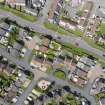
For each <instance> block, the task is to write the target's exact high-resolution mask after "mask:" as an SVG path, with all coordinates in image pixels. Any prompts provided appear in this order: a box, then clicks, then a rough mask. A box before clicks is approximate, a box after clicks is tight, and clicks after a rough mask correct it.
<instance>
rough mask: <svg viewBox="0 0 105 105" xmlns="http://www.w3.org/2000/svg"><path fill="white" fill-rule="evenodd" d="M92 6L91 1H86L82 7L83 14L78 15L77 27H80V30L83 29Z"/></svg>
mask: <svg viewBox="0 0 105 105" xmlns="http://www.w3.org/2000/svg"><path fill="white" fill-rule="evenodd" d="M92 8H93V2H92V1H86V2H85V4H84V7H83V14H82V16H81V17H80V19H79V22H78V28H80V29H81V30H84V27H85V26H86V25H87V23H88V18H89V17H90V13H91V10H92Z"/></svg>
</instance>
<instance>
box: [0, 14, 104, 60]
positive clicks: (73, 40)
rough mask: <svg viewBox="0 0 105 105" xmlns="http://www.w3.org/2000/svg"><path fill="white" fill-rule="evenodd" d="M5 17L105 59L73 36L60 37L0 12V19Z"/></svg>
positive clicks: (97, 51)
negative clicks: (76, 44) (76, 45)
mask: <svg viewBox="0 0 105 105" xmlns="http://www.w3.org/2000/svg"><path fill="white" fill-rule="evenodd" d="M5 17H9V18H10V19H11V20H16V21H17V22H18V24H19V25H21V26H23V27H24V26H28V27H30V28H32V29H34V30H35V31H37V32H40V33H43V34H47V35H51V36H52V37H53V38H54V39H57V36H59V37H61V39H59V41H60V42H62V43H70V44H73V45H75V43H78V44H79V47H80V48H83V49H85V50H87V51H89V52H92V53H94V54H96V55H97V56H98V57H100V58H101V59H103V60H105V57H103V53H104V52H103V51H100V50H98V49H96V48H93V47H91V46H90V45H88V44H87V43H86V42H85V41H84V40H82V39H81V38H79V37H74V36H71V35H70V36H66V35H65V36H61V35H59V34H57V33H55V32H53V31H50V30H48V29H45V28H44V27H43V26H40V25H37V24H35V23H31V22H29V21H26V20H23V19H21V18H20V17H17V16H15V15H13V14H11V13H9V12H0V18H5Z"/></svg>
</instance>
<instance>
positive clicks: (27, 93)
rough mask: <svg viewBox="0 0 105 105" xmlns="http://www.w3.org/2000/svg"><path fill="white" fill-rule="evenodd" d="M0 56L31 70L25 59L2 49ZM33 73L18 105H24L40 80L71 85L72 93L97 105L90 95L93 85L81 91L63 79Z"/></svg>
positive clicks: (40, 72)
mask: <svg viewBox="0 0 105 105" xmlns="http://www.w3.org/2000/svg"><path fill="white" fill-rule="evenodd" d="M0 54H2V55H3V56H4V57H6V58H8V59H9V60H10V61H12V62H14V63H16V65H17V66H18V65H21V66H24V67H25V68H26V69H29V70H31V69H30V66H29V64H28V61H26V60H25V59H23V60H18V59H16V58H15V57H14V56H13V55H11V54H8V53H7V52H6V50H5V49H4V48H0ZM32 72H33V73H34V79H33V80H32V82H31V84H30V85H29V87H28V88H27V89H26V90H25V92H24V93H23V94H22V95H21V96H20V98H19V100H18V101H17V103H16V105H22V103H23V102H24V100H25V99H26V97H27V96H28V95H29V93H30V92H31V91H32V89H33V88H34V86H35V85H36V82H37V80H38V79H40V78H47V79H48V80H51V81H55V82H56V84H57V85H61V86H64V85H68V84H69V85H70V88H71V90H72V91H77V92H80V93H81V95H83V96H85V97H86V98H87V99H88V100H90V101H91V103H92V105H96V104H95V99H94V98H93V97H92V96H90V95H89V92H90V88H91V84H90V83H88V85H87V86H86V88H84V89H83V90H81V89H79V88H77V87H74V86H73V85H71V84H70V83H69V82H67V81H64V80H61V79H57V78H55V77H54V76H53V75H49V74H46V73H44V72H42V71H40V70H34V71H32ZM4 105H5V104H4Z"/></svg>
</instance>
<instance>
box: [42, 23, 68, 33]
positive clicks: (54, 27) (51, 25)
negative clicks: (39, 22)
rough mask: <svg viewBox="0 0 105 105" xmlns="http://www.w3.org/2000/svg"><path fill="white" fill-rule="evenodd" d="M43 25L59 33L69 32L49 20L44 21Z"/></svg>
mask: <svg viewBox="0 0 105 105" xmlns="http://www.w3.org/2000/svg"><path fill="white" fill-rule="evenodd" d="M44 26H45V28H47V29H50V30H52V31H55V32H58V33H59V34H61V35H68V34H69V32H68V31H66V30H65V29H63V28H62V27H59V26H58V25H56V24H52V23H49V22H45V23H44Z"/></svg>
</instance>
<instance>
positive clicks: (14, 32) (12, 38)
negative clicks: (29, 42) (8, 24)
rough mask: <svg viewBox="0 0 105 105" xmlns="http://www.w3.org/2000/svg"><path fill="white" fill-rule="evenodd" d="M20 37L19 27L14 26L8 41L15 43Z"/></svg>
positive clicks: (11, 43)
mask: <svg viewBox="0 0 105 105" xmlns="http://www.w3.org/2000/svg"><path fill="white" fill-rule="evenodd" d="M18 38H19V27H16V26H13V27H12V29H11V32H10V36H9V38H8V43H9V44H10V45H13V44H14V42H16V41H17V40H18Z"/></svg>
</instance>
